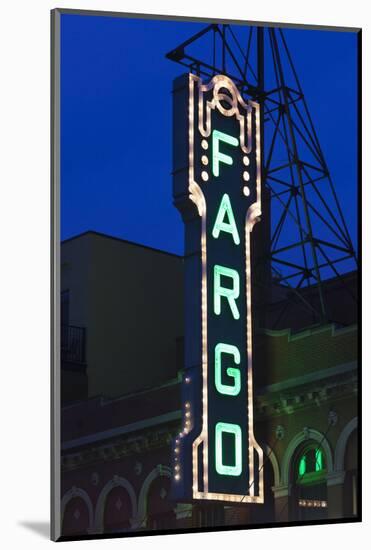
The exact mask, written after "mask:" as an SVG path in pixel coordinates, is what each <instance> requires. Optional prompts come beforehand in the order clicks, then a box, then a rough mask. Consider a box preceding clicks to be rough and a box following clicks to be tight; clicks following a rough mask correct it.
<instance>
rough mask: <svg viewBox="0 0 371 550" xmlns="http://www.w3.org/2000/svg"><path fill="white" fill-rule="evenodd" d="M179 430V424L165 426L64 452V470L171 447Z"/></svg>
mask: <svg viewBox="0 0 371 550" xmlns="http://www.w3.org/2000/svg"><path fill="white" fill-rule="evenodd" d="M178 432H179V425H178V424H175V425H173V426H168V427H167V429H164V428H163V427H162V428H161V429H158V430H156V431H153V430H151V431H148V432H146V433H144V434H142V435H140V436H138V437H136V438H135V439H133V438H130V439H124V438H118V439H115V440H112V441H111V442H109V443H108V442H104V443H103V444H102V445H99V446H97V445H95V446H89V447H88V448H86V449H83V450H81V451H79V452H70V453H64V454H63V456H62V471H64V472H65V471H70V470H76V469H78V468H82V467H85V466H86V465H92V464H97V463H102V462H107V461H114V460H119V459H122V458H126V457H128V456H136V455H140V454H143V453H148V452H150V451H152V450H154V449H160V448H164V447H167V448H169V447H170V442H171V441H172V439H173V438H175V437H176V435H177V433H178Z"/></svg>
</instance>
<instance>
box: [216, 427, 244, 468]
mask: <svg viewBox="0 0 371 550" xmlns="http://www.w3.org/2000/svg"><path fill="white" fill-rule="evenodd" d="M224 433H229V434H232V435H234V461H233V462H234V464H233V465H228V464H223V434H224ZM215 469H216V471H217V472H218V474H220V475H222V476H239V475H241V472H242V432H241V428H240V426H239V425H238V424H227V423H226V422H218V423H217V425H216V426H215Z"/></svg>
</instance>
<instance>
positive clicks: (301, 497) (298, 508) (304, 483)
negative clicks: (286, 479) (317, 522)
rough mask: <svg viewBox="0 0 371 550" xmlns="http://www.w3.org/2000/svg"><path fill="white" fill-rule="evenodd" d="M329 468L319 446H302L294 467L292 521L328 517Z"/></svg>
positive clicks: (314, 444)
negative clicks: (327, 477) (327, 478)
mask: <svg viewBox="0 0 371 550" xmlns="http://www.w3.org/2000/svg"><path fill="white" fill-rule="evenodd" d="M326 476H327V467H326V459H325V454H324V452H323V449H321V447H318V444H316V443H313V444H309V445H308V444H306V445H305V446H302V447H301V448H300V449H299V450H298V452H297V454H296V456H295V459H294V462H293V467H292V486H293V490H292V499H291V501H292V502H291V504H292V506H291V510H292V514H291V515H292V519H295V520H299V521H300V520H302V521H306V520H310V519H325V518H326V517H327V480H326Z"/></svg>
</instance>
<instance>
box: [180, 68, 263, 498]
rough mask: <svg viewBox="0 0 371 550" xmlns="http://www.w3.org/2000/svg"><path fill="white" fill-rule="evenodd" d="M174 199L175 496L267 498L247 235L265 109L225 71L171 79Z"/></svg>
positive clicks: (255, 204) (255, 201)
mask: <svg viewBox="0 0 371 550" xmlns="http://www.w3.org/2000/svg"><path fill="white" fill-rule="evenodd" d="M173 94H174V102H173V104H174V172H173V178H174V203H175V205H176V206H177V208H178V209H179V210H180V212H181V214H182V217H183V220H184V223H185V240H186V245H185V374H184V383H183V385H182V402H183V418H184V423H183V430H182V432H181V433H180V434H179V435H178V437H177V438H176V441H175V446H174V494H175V497H176V498H185V499H192V498H193V499H206V500H221V501H227V502H228V501H230V502H262V501H263V467H262V466H263V453H262V450H261V448H260V447H259V445H258V444H257V442H256V441H255V438H254V430H253V427H254V426H253V394H252V392H253V386H252V326H251V259H250V244H251V243H250V238H251V232H252V231H253V228H254V225H255V223H256V222H257V221H259V216H260V215H261V210H260V209H261V196H260V195H261V188H260V142H259V138H260V118H259V116H260V115H259V105H258V104H257V103H255V102H252V101H249V102H248V103H246V102H245V101H244V100H243V99H242V97H241V95H240V94H239V92H238V90H237V88H236V86H235V85H234V83H233V82H232V81H231V80H230V79H229V78H227V77H226V76H223V75H216V76H214V77H213V78H212V79H211V80H210V81H209V82H208V83H203V82H202V80H201V79H200V78H199V77H197V76H195V75H193V74H189V75H183V76H182V77H180V78H178V79H177V80H175V82H174V90H173Z"/></svg>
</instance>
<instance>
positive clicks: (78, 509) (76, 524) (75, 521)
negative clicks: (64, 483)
mask: <svg viewBox="0 0 371 550" xmlns="http://www.w3.org/2000/svg"><path fill="white" fill-rule="evenodd" d="M89 524H90V520H89V509H88V506H87V504H86V502H85V501H84V499H83V498H81V497H80V496H75V497H72V498H71V499H70V500H69V501H68V502H67V504H66V507H65V509H64V514H63V525H62V534H63V535H65V536H78V535H86V534H87V532H88V528H89Z"/></svg>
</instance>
